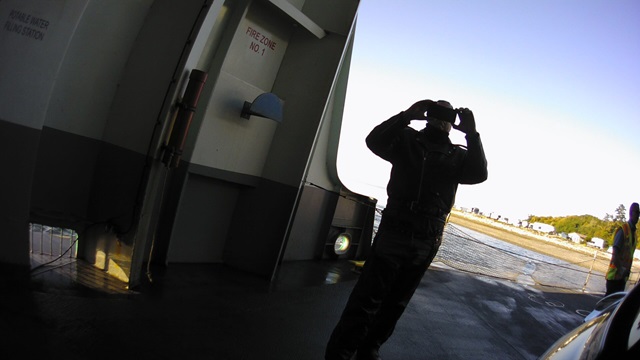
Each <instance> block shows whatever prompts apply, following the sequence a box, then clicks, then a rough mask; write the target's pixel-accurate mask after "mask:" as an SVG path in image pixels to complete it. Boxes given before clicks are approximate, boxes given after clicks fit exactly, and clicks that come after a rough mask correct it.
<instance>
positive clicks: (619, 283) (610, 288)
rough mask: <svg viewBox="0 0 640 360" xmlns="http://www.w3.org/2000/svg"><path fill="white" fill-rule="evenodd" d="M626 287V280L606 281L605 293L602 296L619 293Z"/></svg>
mask: <svg viewBox="0 0 640 360" xmlns="http://www.w3.org/2000/svg"><path fill="white" fill-rule="evenodd" d="M626 285H627V280H626V279H620V280H607V292H606V293H605V294H604V296H607V295H610V294H613V293H617V292H620V291H624V288H625V286H626Z"/></svg>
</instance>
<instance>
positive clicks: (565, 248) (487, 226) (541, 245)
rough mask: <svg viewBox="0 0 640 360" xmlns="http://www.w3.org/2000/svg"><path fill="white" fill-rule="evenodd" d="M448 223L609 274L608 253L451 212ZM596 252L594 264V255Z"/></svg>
mask: <svg viewBox="0 0 640 360" xmlns="http://www.w3.org/2000/svg"><path fill="white" fill-rule="evenodd" d="M449 221H450V222H451V223H453V224H455V225H460V226H463V227H465V228H468V229H471V230H474V231H477V232H480V233H483V234H485V235H489V236H492V237H495V238H496V239H499V240H502V241H506V242H508V243H511V244H514V245H517V246H520V247H523V248H525V249H528V250H532V251H535V252H538V253H541V254H545V255H548V256H552V257H555V258H557V259H560V260H564V261H567V262H569V263H572V264H576V265H579V266H582V267H585V268H587V269H588V268H590V267H591V266H592V265H593V270H594V271H597V272H600V273H602V274H604V273H606V271H607V268H608V267H609V261H610V259H611V255H610V254H609V253H607V252H605V251H602V250H598V249H595V248H590V247H586V246H584V245H579V244H572V243H569V242H568V241H563V240H559V239H555V238H552V237H547V236H543V235H537V234H534V233H531V232H530V231H528V230H525V229H520V228H517V227H514V226H512V225H507V224H502V223H497V222H495V221H494V220H492V219H487V218H485V217H481V216H478V215H475V214H473V215H472V214H467V213H462V212H459V211H456V210H454V211H452V212H451V217H450V218H449ZM596 251H597V258H596V260H595V262H594V261H593V259H594V254H595V253H596Z"/></svg>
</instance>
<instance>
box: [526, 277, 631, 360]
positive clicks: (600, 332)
mask: <svg viewBox="0 0 640 360" xmlns="http://www.w3.org/2000/svg"><path fill="white" fill-rule="evenodd" d="M618 294H620V293H618ZM612 295H616V297H611V298H610V299H608V300H607V301H604V299H603V300H602V301H603V302H602V304H601V306H602V307H601V309H600V310H598V305H596V309H594V312H592V313H591V314H589V315H588V316H587V317H589V318H590V319H588V320H586V321H585V322H584V323H583V324H582V325H580V326H578V327H577V328H576V329H574V330H573V331H571V332H569V333H568V334H566V335H565V336H563V337H561V338H560V339H559V340H558V341H556V342H555V343H554V344H553V345H552V346H551V347H550V348H549V349H548V350H547V351H546V352H545V353H544V354H543V355H542V356H540V358H539V359H540V360H547V359H548V360H568V359H572V360H573V359H575V360H577V359H580V360H609V359H616V360H617V359H635V360H638V359H640V286H638V285H636V286H635V287H634V288H633V289H631V290H630V291H629V292H628V293H626V294H624V293H622V297H621V298H618V301H616V298H617V296H619V295H617V294H612ZM609 305H612V307H610V306H609ZM592 315H593V316H592Z"/></svg>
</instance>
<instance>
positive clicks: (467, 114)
mask: <svg viewBox="0 0 640 360" xmlns="http://www.w3.org/2000/svg"><path fill="white" fill-rule="evenodd" d="M456 111H457V112H458V117H460V124H458V125H456V124H453V128H454V129H456V130H459V131H462V132H463V133H465V134H475V133H476V119H475V118H474V117H473V112H472V111H471V110H469V109H467V108H460V109H457V110H456Z"/></svg>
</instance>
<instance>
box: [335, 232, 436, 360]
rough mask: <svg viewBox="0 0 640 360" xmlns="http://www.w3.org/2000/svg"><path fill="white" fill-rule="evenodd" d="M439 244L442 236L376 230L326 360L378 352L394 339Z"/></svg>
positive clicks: (336, 328)
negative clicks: (360, 352) (358, 351)
mask: <svg viewBox="0 0 640 360" xmlns="http://www.w3.org/2000/svg"><path fill="white" fill-rule="evenodd" d="M439 245H440V235H438V236H431V237H428V238H415V237H414V236H412V235H410V234H406V233H402V232H398V231H393V230H390V229H382V228H381V229H380V230H379V231H378V234H377V235H376V238H375V241H374V243H373V247H372V253H371V255H370V256H369V257H368V258H367V261H366V262H365V265H364V268H363V271H362V274H360V278H359V280H358V282H357V283H356V285H355V287H354V288H353V291H352V292H351V296H350V297H349V300H348V302H347V305H346V306H345V309H344V311H343V313H342V316H341V318H340V321H339V322H338V324H337V325H336V327H335V329H334V330H333V333H332V334H331V337H330V339H329V343H328V344H327V349H326V352H325V359H326V360H336V359H341V360H348V359H351V357H352V356H353V354H354V353H355V352H356V351H357V350H358V349H361V350H369V349H372V348H375V349H377V348H379V347H380V346H381V345H382V344H383V343H384V342H385V341H386V340H387V339H388V338H389V337H390V336H391V334H392V333H393V330H394V329H395V326H396V322H397V321H398V319H399V318H400V316H401V315H402V313H403V312H404V309H405V308H406V307H407V304H408V303H409V300H410V299H411V297H412V296H413V293H414V292H415V290H416V288H417V287H418V285H419V284H420V280H421V279H422V276H423V275H424V273H425V271H427V268H428V267H429V265H430V264H431V261H432V260H433V258H434V257H435V255H436V252H437V251H438V247H439Z"/></svg>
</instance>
